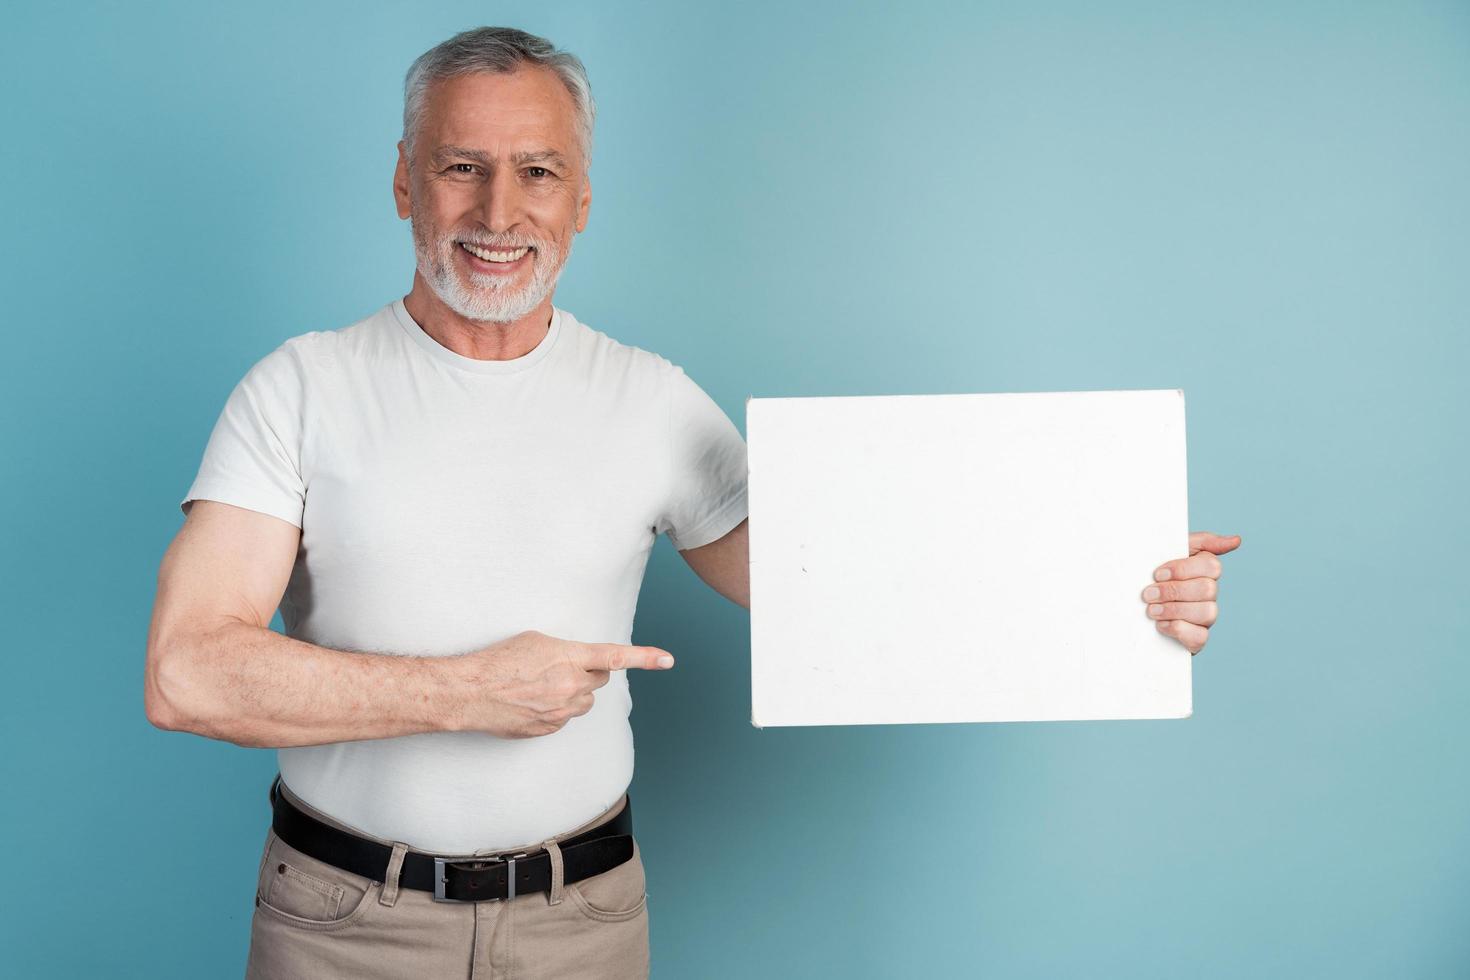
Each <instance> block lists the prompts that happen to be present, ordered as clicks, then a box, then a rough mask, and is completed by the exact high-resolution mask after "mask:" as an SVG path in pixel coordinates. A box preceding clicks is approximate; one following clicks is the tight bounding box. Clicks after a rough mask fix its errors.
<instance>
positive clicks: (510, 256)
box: [459, 242, 531, 266]
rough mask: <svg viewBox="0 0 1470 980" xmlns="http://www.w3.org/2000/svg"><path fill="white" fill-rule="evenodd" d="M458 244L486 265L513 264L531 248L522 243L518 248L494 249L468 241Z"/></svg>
mask: <svg viewBox="0 0 1470 980" xmlns="http://www.w3.org/2000/svg"><path fill="white" fill-rule="evenodd" d="M459 245H460V248H462V249H464V250H465V251H466V252H468V253H469V254H470V255H473V256H474V257H475V258H477V259H479V260H480V261H481V262H483V263H485V264H487V265H498V266H510V265H514V264H516V263H517V262H519V261H520V260H521V259H522V258H524V257H525V255H526V253H527V252H529V251H530V250H531V249H530V247H529V246H526V245H522V246H521V247H520V248H512V249H505V250H494V251H492V250H491V249H488V248H480V247H479V246H478V245H471V244H470V243H469V242H460V243H459Z"/></svg>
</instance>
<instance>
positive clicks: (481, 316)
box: [409, 218, 572, 323]
mask: <svg viewBox="0 0 1470 980" xmlns="http://www.w3.org/2000/svg"><path fill="white" fill-rule="evenodd" d="M409 223H410V225H411V226H412V228H413V251H414V255H415V256H416V258H417V261H418V267H419V275H420V276H422V277H423V279H424V282H426V283H428V284H429V288H430V289H432V290H433V291H434V294H435V295H436V296H438V297H439V299H440V301H441V302H443V303H444V305H445V306H447V307H449V308H450V309H451V310H453V311H454V312H456V313H458V314H459V315H460V316H462V317H464V318H465V319H466V320H482V321H486V322H490V323H511V322H513V321H515V320H519V319H521V318H522V317H524V316H526V315H527V314H529V313H530V312H531V311H532V310H534V309H535V308H536V307H537V306H539V305H540V304H541V301H542V300H544V299H545V298H546V297H547V296H548V295H549V294H550V293H551V291H552V289H553V288H555V286H556V280H557V278H558V277H559V276H560V275H561V270H562V266H563V265H565V263H566V259H568V258H571V255H572V247H571V241H570V240H568V242H567V254H566V255H565V256H563V255H562V254H561V250H560V249H559V248H557V245H556V242H554V241H551V240H549V239H547V240H544V241H543V240H540V239H527V238H522V239H521V240H520V241H515V242H506V241H493V242H483V241H482V240H481V239H480V238H478V237H475V236H470V235H455V234H452V233H451V234H447V235H441V236H439V237H438V238H437V239H436V240H435V241H434V242H433V243H432V244H431V243H429V242H426V241H424V239H423V238H422V237H421V236H420V235H419V224H418V222H417V221H413V220H412V218H410V222H409ZM456 238H464V239H466V240H468V241H470V242H472V243H473V244H476V245H481V246H482V247H489V246H492V245H493V246H495V247H496V248H518V247H519V246H521V245H530V246H532V247H533V248H534V249H535V251H534V252H533V253H532V255H531V262H532V266H531V281H530V282H528V283H527V284H526V285H525V286H523V287H521V288H515V287H512V286H511V285H510V284H509V283H510V277H508V276H501V275H496V274H494V273H484V272H470V273H469V278H470V282H469V284H466V283H465V282H464V281H463V280H462V278H461V273H460V272H459V271H458V270H457V266H458V263H459V262H460V261H461V260H460V259H458V258H457V257H456V256H455V254H454V253H455V252H457V251H459V252H462V251H464V249H463V248H461V247H460V246H459V245H457V244H455V240H456Z"/></svg>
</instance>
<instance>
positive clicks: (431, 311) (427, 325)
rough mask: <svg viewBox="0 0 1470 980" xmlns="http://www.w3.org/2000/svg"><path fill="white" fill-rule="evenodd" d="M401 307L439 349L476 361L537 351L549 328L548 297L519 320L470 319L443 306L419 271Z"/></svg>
mask: <svg viewBox="0 0 1470 980" xmlns="http://www.w3.org/2000/svg"><path fill="white" fill-rule="evenodd" d="M403 307H404V309H406V310H408V315H409V316H411V317H413V319H414V322H415V323H417V324H418V325H419V326H420V327H422V328H423V330H424V333H426V334H428V335H429V336H430V337H433V338H434V339H435V340H436V341H438V342H439V344H440V346H443V347H447V348H449V349H450V350H452V351H454V352H455V353H456V354H459V355H461V356H463V357H471V358H474V359H475V360H477V361H509V360H511V359H513V358H517V357H522V356H524V355H526V354H529V353H530V352H531V351H533V350H535V349H536V345H537V344H539V343H541V341H542V339H543V338H544V337H545V336H546V332H547V331H548V330H550V329H551V295H550V294H548V295H547V297H546V298H545V299H544V300H542V301H541V302H540V303H539V304H538V305H537V306H536V308H535V309H534V310H532V311H531V312H530V313H527V314H526V315H525V316H523V317H521V318H520V319H519V320H511V321H508V322H504V323H501V322H497V321H491V320H470V319H467V318H465V317H462V316H460V315H459V314H458V313H456V312H454V311H453V310H451V309H450V308H449V307H447V306H445V305H444V301H443V300H441V299H440V298H439V297H438V295H436V294H435V292H434V291H433V290H432V289H430V288H429V285H428V283H426V282H424V280H423V279H422V277H420V276H419V274H418V272H414V274H413V288H412V289H410V290H409V293H408V295H407V296H405V297H403Z"/></svg>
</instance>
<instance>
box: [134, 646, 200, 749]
mask: <svg viewBox="0 0 1470 980" xmlns="http://www.w3.org/2000/svg"><path fill="white" fill-rule="evenodd" d="M185 661H186V658H185V657H184V656H183V654H182V653H181V652H180V651H179V650H177V649H168V648H164V647H162V646H151V647H149V649H148V665H147V667H146V668H145V669H144V672H143V711H144V713H145V714H146V715H147V717H148V723H149V724H150V725H152V726H153V727H154V728H158V729H161V730H163V731H166V732H184V731H194V730H195V729H194V728H192V727H191V726H190V725H189V723H188V718H189V713H188V711H187V710H186V709H185V708H184V705H183V695H184V692H186V691H187V690H188V689H189V684H188V681H187V679H186V678H184V677H182V676H181V674H182V673H183V671H184V670H185V669H186V668H185Z"/></svg>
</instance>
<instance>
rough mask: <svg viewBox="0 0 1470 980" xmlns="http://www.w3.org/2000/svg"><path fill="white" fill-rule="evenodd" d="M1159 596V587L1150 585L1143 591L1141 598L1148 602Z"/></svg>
mask: <svg viewBox="0 0 1470 980" xmlns="http://www.w3.org/2000/svg"><path fill="white" fill-rule="evenodd" d="M1161 595H1163V593H1162V592H1160V591H1159V587H1158V586H1156V585H1150V586H1149V587H1148V588H1146V589H1144V590H1143V597H1144V598H1145V599H1147V600H1149V601H1150V602H1152V601H1153V600H1155V599H1157V598H1158V597H1159V596H1161Z"/></svg>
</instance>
